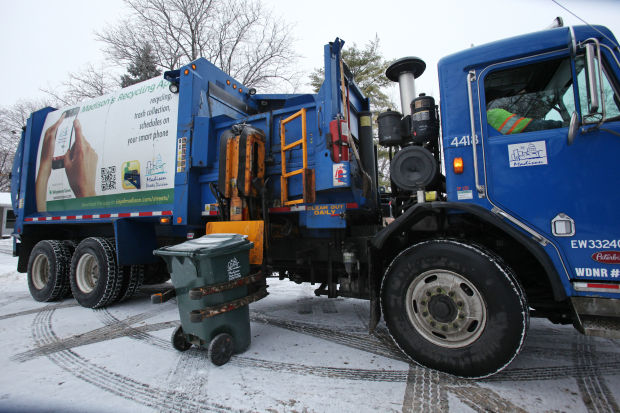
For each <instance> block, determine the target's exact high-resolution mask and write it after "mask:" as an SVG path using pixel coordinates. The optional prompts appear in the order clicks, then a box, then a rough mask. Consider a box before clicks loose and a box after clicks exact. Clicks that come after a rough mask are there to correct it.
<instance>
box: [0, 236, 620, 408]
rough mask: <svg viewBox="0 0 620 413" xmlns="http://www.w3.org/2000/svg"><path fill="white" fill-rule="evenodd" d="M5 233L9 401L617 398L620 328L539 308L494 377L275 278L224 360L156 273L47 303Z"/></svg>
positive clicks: (0, 306)
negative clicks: (95, 294)
mask: <svg viewBox="0 0 620 413" xmlns="http://www.w3.org/2000/svg"><path fill="white" fill-rule="evenodd" d="M7 250H9V244H8V243H7V241H2V242H0V349H1V350H0V366H2V367H1V373H0V411H2V412H5V411H10V412H13V411H19V412H21V411H36V412H48V411H49V412H51V411H67V412H83V411H88V412H111V411H114V412H172V411H174V412H179V411H188V412H190V411H191V412H196V411H214V412H228V411H242V412H246V411H256V412H356V413H361V412H392V411H394V412H401V411H402V412H435V411H437V412H438V411H441V412H447V411H451V412H471V411H474V412H484V411H493V412H522V411H527V412H558V411H566V412H614V411H615V412H617V411H620V409H619V407H618V406H619V403H620V396H619V395H618V390H620V340H606V339H602V338H595V337H585V336H582V335H580V334H579V333H577V332H576V331H575V330H574V329H573V328H572V327H571V326H556V325H553V324H551V323H549V322H547V321H544V320H537V319H534V320H532V323H531V328H530V332H529V335H528V338H527V342H526V345H525V349H524V350H523V352H522V353H521V355H520V356H519V357H517V359H516V360H515V362H513V364H512V365H511V366H509V368H508V369H507V370H505V371H504V372H502V373H500V374H498V375H496V376H493V377H491V378H490V379H487V380H481V381H471V380H462V379H457V378H454V377H451V376H448V375H444V374H441V373H437V372H434V371H430V370H427V369H424V368H421V367H418V366H416V365H413V364H410V363H408V362H407V361H406V359H405V357H404V356H403V355H402V354H401V353H400V352H399V351H398V350H397V349H396V348H395V347H394V345H393V344H392V342H391V340H390V338H389V336H388V335H387V331H386V330H385V327H384V326H382V325H380V327H379V329H378V331H377V332H376V334H375V335H372V336H371V335H368V333H367V330H366V326H367V324H368V303H367V302H365V301H362V300H353V299H335V300H334V299H332V300H330V299H327V298H323V297H315V296H314V294H313V288H314V287H312V286H309V285H296V284H293V283H291V282H289V281H278V280H269V284H270V289H269V291H270V295H269V297H267V298H266V299H264V300H262V301H259V302H257V303H255V304H252V305H251V320H252V323H251V326H252V345H251V346H250V348H249V350H248V351H246V352H245V353H243V354H240V355H237V356H233V358H232V359H231V361H230V362H229V363H228V364H226V365H224V366H222V367H215V366H214V365H212V364H211V363H210V362H209V360H208V359H207V355H206V352H205V351H201V350H198V349H194V348H192V349H191V350H189V351H187V352H185V353H179V352H177V351H176V350H174V349H173V348H172V345H171V344H170V335H171V333H172V331H173V329H174V327H175V326H176V325H178V311H177V307H176V302H175V300H171V301H168V302H167V303H164V304H161V305H154V304H151V303H150V300H149V295H150V293H152V292H154V291H155V289H156V288H155V287H145V288H143V290H142V292H141V294H140V295H138V296H136V297H134V298H133V299H132V300H130V301H128V302H124V303H122V304H119V305H116V306H114V307H111V308H108V309H101V310H89V309H86V308H82V307H80V306H78V305H77V303H76V302H75V300H73V299H65V300H64V301H61V302H57V303H38V302H36V301H34V300H33V299H32V298H31V297H30V295H29V293H28V287H27V283H26V278H25V275H24V274H19V273H17V272H16V271H15V268H16V265H17V259H16V258H13V257H11V256H10V255H8V254H6V252H5V251H7Z"/></svg>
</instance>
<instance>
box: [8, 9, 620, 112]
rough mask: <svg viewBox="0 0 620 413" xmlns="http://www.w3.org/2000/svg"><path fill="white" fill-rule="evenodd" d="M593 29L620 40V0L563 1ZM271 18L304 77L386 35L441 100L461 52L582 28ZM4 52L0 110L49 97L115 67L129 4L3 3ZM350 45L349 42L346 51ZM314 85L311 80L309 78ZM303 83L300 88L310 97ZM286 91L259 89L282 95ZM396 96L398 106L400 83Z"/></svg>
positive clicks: (362, 15)
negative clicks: (442, 76) (330, 54)
mask: <svg viewBox="0 0 620 413" xmlns="http://www.w3.org/2000/svg"><path fill="white" fill-rule="evenodd" d="M558 1H559V2H560V3H561V4H562V5H564V6H565V7H567V8H568V9H570V10H571V11H572V12H573V13H575V14H577V15H578V16H579V17H581V18H582V19H584V20H586V21H587V22H588V23H591V24H602V25H604V26H607V27H609V28H610V29H611V30H612V32H614V33H616V35H618V36H620V0H558ZM262 2H263V4H264V5H265V6H266V7H267V8H268V9H270V10H271V14H272V15H274V16H276V17H277V18H279V19H281V20H282V21H284V22H287V23H288V24H290V25H291V28H292V34H293V36H294V38H295V48H296V50H297V51H298V53H299V55H300V59H299V61H298V63H297V66H298V68H297V69H298V71H300V72H301V73H305V74H307V73H309V72H311V71H312V69H313V68H317V67H322V65H323V45H324V44H326V43H327V42H329V41H332V40H334V39H335V38H336V37H340V38H341V39H344V40H345V41H346V43H347V44H353V43H355V44H357V45H358V46H359V47H363V46H364V45H365V44H366V43H367V42H368V41H370V40H372V39H374V37H375V35H376V36H378V37H379V39H380V44H381V48H380V50H381V52H382V54H383V56H384V57H385V59H386V60H394V59H397V58H400V57H403V56H417V57H419V58H422V59H423V60H424V61H425V62H426V64H427V69H426V72H425V73H424V74H423V75H422V76H421V77H420V78H419V79H418V81H417V85H416V89H417V92H418V93H420V92H424V93H427V94H430V95H434V96H435V97H436V98H438V96H439V86H438V83H437V62H438V61H439V59H440V58H441V57H443V56H446V55H448V54H451V53H454V52H457V51H459V50H462V49H465V48H468V47H471V46H472V45H480V44H483V43H488V42H490V41H494V40H499V39H502V38H505V37H510V36H514V35H519V34H523V33H528V32H532V31H537V30H540V29H544V28H546V27H547V26H548V25H549V24H550V23H551V22H552V20H553V19H554V18H555V17H556V16H561V17H562V18H563V19H564V23H565V25H576V24H582V23H581V22H580V21H579V20H578V19H577V18H576V17H574V16H572V15H571V14H570V13H568V12H567V11H565V10H564V9H562V8H561V7H560V6H558V5H557V4H555V3H554V2H553V1H552V0H511V1H509V0H470V1H467V2H466V1H462V0H434V1H428V0H408V1H403V0H400V1H396V0H381V1H376V0H375V1H368V0H357V1H351V0H339V1H333V0H313V1H305V2H297V1H286V0H262ZM0 4H1V5H2V10H3V12H2V13H1V14H0V56H2V61H3V64H2V65H1V67H0V77H1V78H2V79H4V85H3V91H2V93H1V94H0V106H8V105H12V104H13V103H15V102H16V101H18V100H20V99H32V98H37V97H42V96H44V94H43V92H41V89H50V88H55V87H58V85H60V84H61V83H62V82H63V81H64V80H66V79H67V75H68V73H69V72H76V71H79V70H80V69H81V68H84V67H85V66H86V65H87V64H88V63H93V64H95V65H97V66H98V65H101V64H104V65H105V64H106V60H105V55H104V54H103V52H102V51H101V49H102V46H103V44H102V43H101V42H98V41H97V40H96V38H95V33H96V32H97V31H101V30H102V29H104V28H105V27H106V25H112V24H114V23H115V22H117V21H119V20H120V19H121V18H122V16H123V14H124V13H126V11H127V9H126V8H125V7H126V6H125V5H124V3H123V1H122V0H106V1H100V2H95V1H84V0H54V1H49V0H47V1H43V0H21V1H19V2H16V1H13V0H0ZM345 47H346V45H345ZM304 80H305V79H304ZM306 83H307V82H305V81H302V87H301V89H300V90H299V91H309V90H310V89H309V87H308V86H303V84H306ZM278 92H282V91H281V90H260V91H259V93H278ZM390 94H391V96H392V97H393V100H394V101H395V102H398V101H399V100H398V92H397V87H396V85H394V87H393V88H391V90H390Z"/></svg>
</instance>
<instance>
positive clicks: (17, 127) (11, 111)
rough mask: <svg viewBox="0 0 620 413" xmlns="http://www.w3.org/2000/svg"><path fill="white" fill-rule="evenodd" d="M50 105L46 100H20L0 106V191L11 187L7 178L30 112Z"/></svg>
mask: <svg viewBox="0 0 620 413" xmlns="http://www.w3.org/2000/svg"><path fill="white" fill-rule="evenodd" d="M46 106H50V102H49V101H46V100H22V101H19V102H17V103H15V104H14V105H12V106H10V107H0V191H1V192H6V191H9V190H10V189H11V179H10V178H9V176H10V172H11V169H12V168H13V159H14V157H15V151H16V150H17V145H18V143H19V139H20V138H21V133H22V128H23V127H24V126H26V121H27V120H28V117H29V116H30V114H31V113H32V112H34V111H36V110H39V109H42V108H44V107H46Z"/></svg>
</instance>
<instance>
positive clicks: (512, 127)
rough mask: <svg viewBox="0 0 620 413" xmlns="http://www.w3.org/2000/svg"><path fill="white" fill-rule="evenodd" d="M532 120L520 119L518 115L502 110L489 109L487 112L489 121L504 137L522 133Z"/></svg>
mask: <svg viewBox="0 0 620 413" xmlns="http://www.w3.org/2000/svg"><path fill="white" fill-rule="evenodd" d="M532 120H533V119H531V118H520V117H518V116H517V115H516V114H514V113H510V112H508V111H507V110H505V109H501V108H495V109H489V110H488V111H487V121H488V122H489V124H490V125H491V126H493V127H494V128H495V129H497V131H498V132H500V133H501V134H503V135H510V134H512V133H520V132H521V131H523V130H524V129H525V128H526V127H527V126H528V125H529V124H530V123H531V122H532Z"/></svg>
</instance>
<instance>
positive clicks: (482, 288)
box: [381, 240, 529, 378]
mask: <svg viewBox="0 0 620 413" xmlns="http://www.w3.org/2000/svg"><path fill="white" fill-rule="evenodd" d="M381 303H382V306H383V314H384V317H385V322H386V324H387V327H388V330H389V331H390V334H391V335H392V337H393V338H394V341H396V343H397V344H398V345H399V346H400V348H401V349H402V350H403V351H404V352H405V353H406V354H407V355H409V356H410V357H411V358H412V359H413V360H414V361H416V362H417V363H419V364H421V365H423V366H426V367H430V368H432V369H436V370H440V371H443V372H447V373H450V374H454V375H456V376H461V377H471V378H482V377H487V376H490V375H492V374H495V373H497V372H498V371H500V370H502V369H503V368H504V367H506V366H507V365H508V364H510V362H511V361H512V360H513V359H514V358H515V357H516V355H517V354H519V352H520V351H521V348H522V346H523V343H524V342H525V335H526V332H527V328H528V324H529V312H528V305H527V302H526V299H525V294H524V293H523V290H522V288H521V286H520V284H519V283H518V281H517V280H516V278H515V276H514V275H513V273H512V271H511V270H510V269H509V268H508V267H507V266H506V265H505V264H504V263H503V262H502V261H501V259H499V258H498V257H496V256H494V255H493V254H492V253H490V252H489V251H486V250H485V249H484V248H482V247H479V246H474V245H468V244H465V243H462V242H459V241H454V240H433V241H427V242H422V243H420V244H416V245H414V246H412V247H410V248H408V249H406V250H404V251H403V252H401V253H400V254H399V255H398V256H397V257H396V258H395V259H394V261H393V262H392V263H391V265H390V266H389V268H388V270H387V272H386V275H385V277H384V279H383V284H382V286H381Z"/></svg>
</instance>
